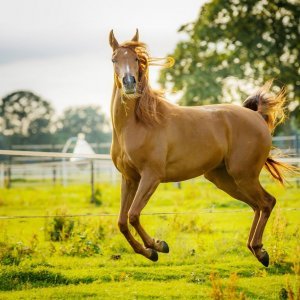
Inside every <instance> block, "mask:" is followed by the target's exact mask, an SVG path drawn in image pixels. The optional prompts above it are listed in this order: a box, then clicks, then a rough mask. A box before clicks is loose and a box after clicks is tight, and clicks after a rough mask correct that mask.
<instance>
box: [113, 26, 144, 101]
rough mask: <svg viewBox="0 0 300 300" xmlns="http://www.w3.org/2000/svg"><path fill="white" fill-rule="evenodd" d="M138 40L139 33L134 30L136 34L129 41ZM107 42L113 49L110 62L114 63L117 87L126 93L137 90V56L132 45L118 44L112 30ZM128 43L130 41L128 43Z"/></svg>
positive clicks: (138, 69) (133, 92)
mask: <svg viewBox="0 0 300 300" xmlns="http://www.w3.org/2000/svg"><path fill="white" fill-rule="evenodd" d="M138 40H139V33H138V30H136V34H135V35H134V37H133V38H132V39H131V43H132V44H133V45H134V44H135V43H136V44H137V43H138ZM109 43H110V46H111V47H112V49H113V55H112V62H113V64H114V72H115V77H116V83H117V85H118V87H119V88H121V89H122V90H123V92H124V93H125V94H127V95H130V94H131V95H132V94H135V93H136V92H137V86H138V83H139V72H140V67H139V57H138V54H137V53H136V51H135V50H134V47H130V46H126V45H127V44H128V42H127V43H125V44H123V45H119V43H118V41H117V40H116V38H115V36H114V33H113V31H111V32H110V35H109ZM129 44H130V43H129Z"/></svg>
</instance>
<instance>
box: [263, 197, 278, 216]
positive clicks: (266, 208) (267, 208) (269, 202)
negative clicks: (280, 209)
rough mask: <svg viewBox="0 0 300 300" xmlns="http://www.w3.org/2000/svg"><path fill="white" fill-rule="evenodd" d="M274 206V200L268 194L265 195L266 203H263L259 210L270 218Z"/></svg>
mask: <svg viewBox="0 0 300 300" xmlns="http://www.w3.org/2000/svg"><path fill="white" fill-rule="evenodd" d="M275 204H276V199H275V198H274V197H273V196H271V195H270V194H268V195H267V197H266V201H264V202H263V204H262V205H261V207H260V209H261V210H262V211H263V212H264V213H265V214H266V215H267V216H270V214H271V212H272V210H273V208H274V206H275Z"/></svg>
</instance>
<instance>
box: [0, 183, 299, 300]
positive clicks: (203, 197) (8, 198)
mask: <svg viewBox="0 0 300 300" xmlns="http://www.w3.org/2000/svg"><path fill="white" fill-rule="evenodd" d="M265 187H266V188H267V190H268V191H269V192H270V193H272V194H273V195H274V196H275V197H276V198H277V205H276V208H275V209H274V211H273V213H272V216H271V218H270V220H269V223H268V225H267V228H266V231H265V235H264V246H265V248H266V249H267V250H268V252H269V254H270V257H271V264H270V267H269V268H264V267H263V266H262V265H261V264H260V263H259V262H258V261H257V260H256V259H255V258H254V257H253V256H252V254H251V253H250V251H249V250H248V249H247V247H246V241H247V237H248V232H249V229H250V226H251V222H252V217H253V213H252V212H251V211H250V209H249V208H248V206H246V205H244V204H243V203H241V202H239V201H237V200H234V199H232V198H230V197H229V196H227V195H226V194H224V193H223V192H221V191H219V190H217V189H216V188H215V187H214V186H213V185H211V184H210V183H208V182H199V181H190V182H185V183H183V184H182V188H181V189H178V188H176V187H175V186H174V185H173V184H164V185H161V186H160V187H159V189H158V191H157V192H156V193H155V195H154V196H153V198H152V199H151V200H150V203H149V204H148V206H147V207H146V209H145V210H144V212H145V213H151V212H177V213H179V212H189V213H188V214H174V215H144V216H142V223H143V224H144V225H145V228H146V229H147V231H148V232H149V233H150V234H151V235H153V236H154V237H156V238H159V239H163V240H165V241H167V243H168V244H169V247H170V253H169V254H162V253H160V254H159V260H158V262H156V263H153V262H151V261H148V260H147V259H146V258H144V257H142V256H139V255H137V254H135V253H133V250H132V249H131V248H130V246H129V245H128V243H127V242H126V240H125V239H124V237H123V236H122V235H121V234H120V233H119V232H118V228H117V225H116V224H117V216H114V215H112V216H102V217H95V216H87V217H73V218H67V217H63V215H65V214H97V213H109V214H116V213H118V210H119V187H118V186H113V185H108V184H102V185H99V186H98V194H97V200H98V206H95V205H92V204H90V203H89V197H90V195H89V187H88V186H86V185H80V186H69V187H60V186H56V187H49V186H48V187H42V186H40V185H37V186H36V187H28V188H25V187H23V186H22V187H19V188H13V189H10V190H4V189H2V190H1V192H0V209H1V215H5V216H20V215H27V216H37V215H51V216H52V215H60V217H50V218H47V219H45V218H30V219H10V220H0V232H1V234H0V260H1V275H0V299H81V298H83V299H299V297H300V292H299V287H300V285H299V277H300V265H299V264H300V257H299V256H300V221H299V220H300V211H299V208H300V197H299V196H300V189H297V187H296V186H288V187H287V188H283V187H281V186H279V185H277V184H275V183H270V182H268V183H266V184H265ZM291 208H296V209H297V210H291ZM293 293H294V298H292V296H293V295H292V294H293ZM297 295H298V298H297Z"/></svg>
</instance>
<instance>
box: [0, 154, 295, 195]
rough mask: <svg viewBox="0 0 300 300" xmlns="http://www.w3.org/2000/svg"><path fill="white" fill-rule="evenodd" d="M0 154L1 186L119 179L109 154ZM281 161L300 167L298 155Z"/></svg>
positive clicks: (113, 181)
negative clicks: (1, 159)
mask: <svg viewBox="0 0 300 300" xmlns="http://www.w3.org/2000/svg"><path fill="white" fill-rule="evenodd" d="M0 155H2V156H3V155H6V156H7V157H9V163H2V164H1V165H0V186H1V187H8V188H9V187H11V185H14V186H15V185H17V186H19V185H22V184H26V185H30V184H31V183H32V184H37V183H39V184H53V185H55V184H61V185H68V184H72V183H90V184H91V188H92V190H93V189H94V184H95V182H109V183H116V182H117V181H118V180H119V179H120V175H119V173H118V171H117V170H116V168H115V166H114V164H113V163H112V161H111V159H110V156H109V155H103V154H88V155H87V154H73V153H59V152H36V151H16V150H0ZM12 157H13V158H14V159H12ZM24 158H25V160H24ZM32 159H33V160H32ZM37 159H39V160H37ZM45 159H47V160H46V161H45ZM279 160H281V161H283V162H286V163H289V164H293V165H296V166H300V158H299V157H298V158H296V157H286V158H281V159H279ZM292 181H297V185H298V186H299V185H300V178H295V177H294V178H292Z"/></svg>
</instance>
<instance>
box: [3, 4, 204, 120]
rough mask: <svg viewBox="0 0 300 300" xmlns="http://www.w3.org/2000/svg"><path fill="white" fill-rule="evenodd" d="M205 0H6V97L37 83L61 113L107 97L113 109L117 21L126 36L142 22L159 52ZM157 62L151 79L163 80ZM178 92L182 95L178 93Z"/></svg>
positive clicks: (143, 33)
mask: <svg viewBox="0 0 300 300" xmlns="http://www.w3.org/2000/svg"><path fill="white" fill-rule="evenodd" d="M203 2H204V0H198V1H196V0H185V1H179V0H177V1H176V0H173V1H172V0H163V1H162V0H151V1H142V0H123V1H122V0H114V1H113V0H112V1H104V0H103V1H101V0H86V1H82V0H42V1H41V0H26V1H20V0H9V1H7V0H0V97H4V96H5V95H7V94H8V93H10V92H13V91H16V90H22V89H26V90H31V91H33V92H35V93H37V94H38V95H40V96H42V97H43V98H44V99H46V100H48V101H49V102H51V103H52V105H53V107H54V109H55V111H56V112H57V114H60V113H62V111H63V110H64V109H66V108H67V107H70V106H81V105H100V106H101V107H102V110H103V111H104V112H105V113H106V114H107V115H108V114H109V106H110V98H111V91H112V85H113V70H112V63H111V48H110V46H109V44H108V35H109V31H110V30H111V29H114V33H115V36H116V38H117V39H118V41H119V42H123V41H125V40H129V39H131V38H132V36H133V35H134V33H135V29H136V28H138V29H139V32H140V40H141V41H143V42H145V43H147V44H148V46H149V49H150V53H151V55H152V56H154V57H163V56H165V55H167V54H168V53H171V52H172V51H173V50H174V48H175V46H176V43H177V42H178V41H179V40H181V39H184V38H186V37H185V36H184V34H182V33H181V34H179V33H178V32H177V31H178V28H179V27H180V26H181V25H182V24H185V23H188V22H192V21H194V20H195V19H196V18H197V16H198V12H199V9H200V6H201V5H202V4H203ZM157 76H158V69H157V68H156V67H152V69H151V70H150V80H151V85H152V86H153V87H158V85H157V83H156V80H157ZM174 99H175V98H174Z"/></svg>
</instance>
